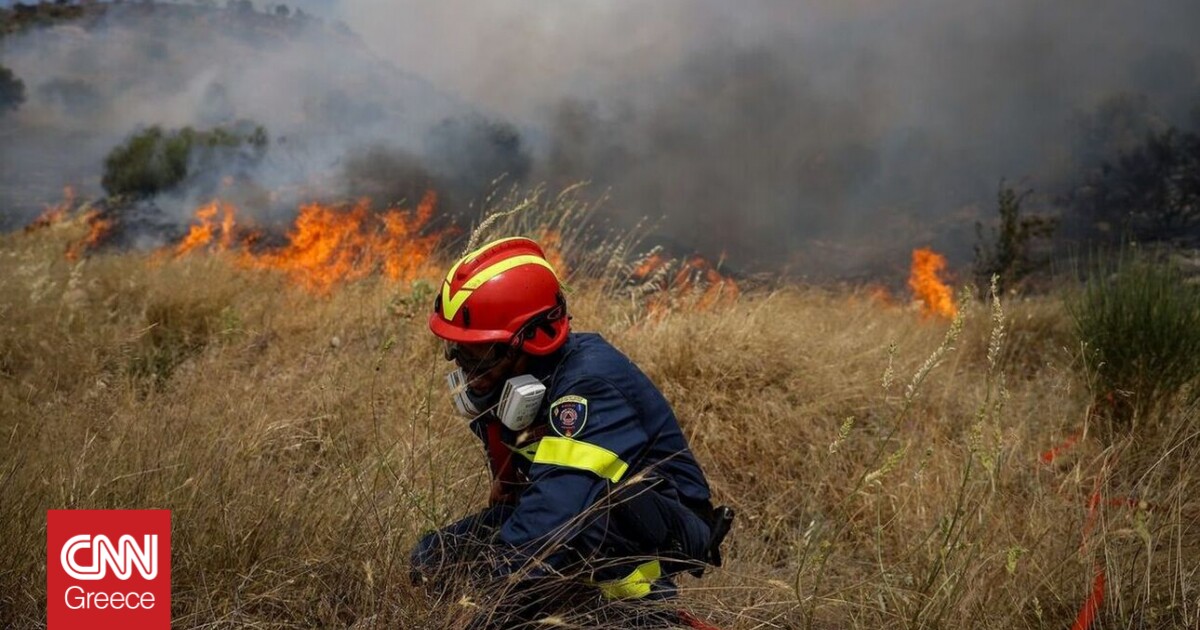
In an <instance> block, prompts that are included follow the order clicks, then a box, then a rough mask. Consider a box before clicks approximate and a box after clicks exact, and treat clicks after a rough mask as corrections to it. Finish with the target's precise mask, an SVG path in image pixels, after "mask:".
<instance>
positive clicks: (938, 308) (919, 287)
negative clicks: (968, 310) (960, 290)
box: [908, 247, 958, 319]
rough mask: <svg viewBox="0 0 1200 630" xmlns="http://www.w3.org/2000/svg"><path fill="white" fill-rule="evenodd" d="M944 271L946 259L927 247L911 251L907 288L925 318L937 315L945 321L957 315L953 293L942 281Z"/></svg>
mask: <svg viewBox="0 0 1200 630" xmlns="http://www.w3.org/2000/svg"><path fill="white" fill-rule="evenodd" d="M945 270H946V258H945V257H944V256H942V255H941V254H939V253H937V252H935V251H933V250H932V249H930V248H928V247H923V248H920V249H914V250H913V256H912V271H911V272H910V274H909V276H908V286H909V288H911V289H912V291H913V296H914V297H915V298H916V299H918V300H920V302H921V312H922V313H924V314H925V315H926V316H930V315H939V316H941V317H945V318H947V319H951V318H953V317H954V316H955V315H956V314H958V308H957V307H956V306H955V305H954V292H953V291H952V290H951V289H950V287H949V286H947V285H946V283H945V282H944V281H943V280H942V278H941V275H942V272H944V271H945Z"/></svg>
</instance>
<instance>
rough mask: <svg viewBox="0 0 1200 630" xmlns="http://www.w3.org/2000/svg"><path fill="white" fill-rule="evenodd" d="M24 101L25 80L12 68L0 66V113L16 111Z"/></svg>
mask: <svg viewBox="0 0 1200 630" xmlns="http://www.w3.org/2000/svg"><path fill="white" fill-rule="evenodd" d="M24 102H25V82H24V81H22V80H21V79H20V78H18V77H17V75H15V74H13V71H12V70H9V69H8V68H6V67H4V66H0V115H3V114H4V113H5V112H10V111H16V110H17V108H19V107H20V106H21V103H24Z"/></svg>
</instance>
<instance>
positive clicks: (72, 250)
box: [67, 210, 113, 260]
mask: <svg viewBox="0 0 1200 630" xmlns="http://www.w3.org/2000/svg"><path fill="white" fill-rule="evenodd" d="M83 222H84V223H85V224H87V226H88V233H87V234H86V235H84V237H83V238H81V239H79V240H77V241H75V242H74V243H71V244H70V245H68V246H67V260H78V259H79V257H80V256H82V255H83V253H84V252H86V251H89V250H92V249H95V248H96V247H98V246H99V245H100V244H101V243H103V242H104V239H105V238H107V237H108V235H109V233H110V232H112V228H113V222H112V219H109V218H106V217H105V216H104V215H103V214H101V213H100V211H99V210H88V211H87V212H86V213H84V215H83Z"/></svg>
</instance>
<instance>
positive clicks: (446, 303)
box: [442, 254, 554, 321]
mask: <svg viewBox="0 0 1200 630" xmlns="http://www.w3.org/2000/svg"><path fill="white" fill-rule="evenodd" d="M521 265H539V266H542V267H545V268H546V269H549V270H550V273H554V267H551V266H550V263H548V262H546V259H545V258H542V257H541V256H536V255H534V254H525V255H522V256H513V257H511V258H505V259H504V260H501V261H500V262H498V263H495V264H493V265H488V266H487V267H484V268H483V269H481V270H480V271H479V272H477V273H476V274H475V275H473V276H471V278H470V279H469V280H467V281H466V283H464V284H463V285H462V287H461V288H460V289H459V290H458V291H455V292H454V294H453V295H451V294H450V281H449V280H447V281H446V282H444V283H442V314H443V315H444V316H445V317H446V320H447V321H449V320H452V319H454V315H455V314H457V313H458V309H460V308H462V305H463V304H465V303H466V301H467V298H468V297H470V296H471V293H472V292H473V291H475V289H478V288H479V287H481V286H483V283H485V282H487V281H488V280H491V279H492V278H495V277H496V276H498V275H500V274H502V273H504V272H505V271H508V270H510V269H513V268H515V267H520V266H521Z"/></svg>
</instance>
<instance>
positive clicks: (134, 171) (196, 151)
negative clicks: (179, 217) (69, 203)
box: [100, 123, 268, 197]
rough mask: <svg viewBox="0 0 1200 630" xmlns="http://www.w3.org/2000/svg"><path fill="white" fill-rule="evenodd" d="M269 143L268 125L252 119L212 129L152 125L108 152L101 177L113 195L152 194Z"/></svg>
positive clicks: (249, 156)
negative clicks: (227, 127) (167, 127)
mask: <svg viewBox="0 0 1200 630" xmlns="http://www.w3.org/2000/svg"><path fill="white" fill-rule="evenodd" d="M267 144H268V139H267V132H266V130H265V129H263V128H262V127H261V126H254V125H252V124H250V123H239V124H238V125H236V126H235V128H233V129H226V128H224V127H216V128H214V129H211V130H208V131H198V130H195V129H192V128H191V127H184V128H182V129H178V130H174V131H164V130H163V129H162V128H161V127H158V126H154V127H149V128H147V129H144V130H142V131H140V132H138V133H136V134H134V135H132V136H130V138H129V139H128V140H127V141H125V143H124V144H121V145H119V146H117V147H116V148H115V149H113V150H112V151H111V152H110V153H109V154H108V157H106V158H105V160H104V177H103V178H102V179H101V180H100V183H101V184H102V185H103V186H104V189H105V190H106V191H107V192H108V194H110V195H127V196H130V197H148V196H152V195H155V194H158V193H160V192H165V191H167V190H170V189H172V188H175V187H176V186H178V185H180V184H181V183H183V182H184V180H186V179H189V178H195V177H197V176H199V175H203V174H205V173H212V172H214V171H217V170H225V169H228V168H231V167H234V168H236V167H237V166H238V165H239V164H245V163H247V162H251V163H252V162H256V161H257V160H259V159H261V158H262V155H263V154H264V153H265V152H266V148H267Z"/></svg>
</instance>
